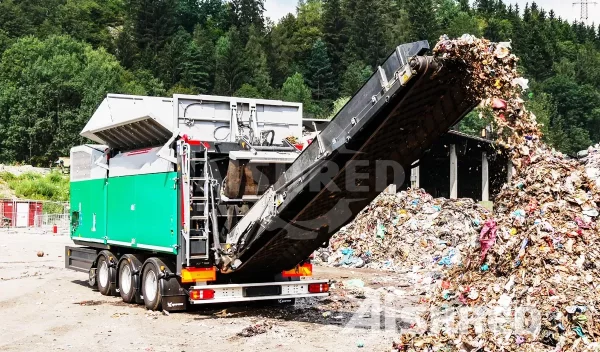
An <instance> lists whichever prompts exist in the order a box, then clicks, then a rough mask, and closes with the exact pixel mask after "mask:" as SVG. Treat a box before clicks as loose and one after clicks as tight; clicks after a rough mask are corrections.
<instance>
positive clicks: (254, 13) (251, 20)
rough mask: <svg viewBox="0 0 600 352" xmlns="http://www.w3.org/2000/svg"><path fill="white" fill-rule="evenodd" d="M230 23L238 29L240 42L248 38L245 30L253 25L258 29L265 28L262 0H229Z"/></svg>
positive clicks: (243, 42) (244, 41)
mask: <svg viewBox="0 0 600 352" xmlns="http://www.w3.org/2000/svg"><path fill="white" fill-rule="evenodd" d="M230 9H231V24H232V25H233V26H234V27H236V28H238V30H239V31H240V38H241V40H242V44H243V45H245V44H246V41H247V40H248V35H247V30H248V28H250V26H251V25H254V27H255V28H256V29H258V30H259V31H261V32H262V31H263V30H264V28H265V21H264V13H265V1H264V0H231V3H230Z"/></svg>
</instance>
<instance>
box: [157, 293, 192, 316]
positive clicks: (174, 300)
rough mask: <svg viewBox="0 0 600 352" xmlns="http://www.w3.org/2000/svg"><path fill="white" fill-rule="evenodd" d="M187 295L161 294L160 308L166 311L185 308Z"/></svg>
mask: <svg viewBox="0 0 600 352" xmlns="http://www.w3.org/2000/svg"><path fill="white" fill-rule="evenodd" d="M187 305H188V297H187V296H186V295H175V296H163V298H162V309H163V310H166V311H168V312H173V311H184V310H186V309H187Z"/></svg>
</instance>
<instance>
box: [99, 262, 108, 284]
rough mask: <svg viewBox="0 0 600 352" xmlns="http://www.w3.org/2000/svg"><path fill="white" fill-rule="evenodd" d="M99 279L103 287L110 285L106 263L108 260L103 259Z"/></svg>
mask: <svg viewBox="0 0 600 352" xmlns="http://www.w3.org/2000/svg"><path fill="white" fill-rule="evenodd" d="M98 279H99V280H100V285H101V286H102V287H107V286H108V264H107V263H106V261H102V264H100V271H99V273H98Z"/></svg>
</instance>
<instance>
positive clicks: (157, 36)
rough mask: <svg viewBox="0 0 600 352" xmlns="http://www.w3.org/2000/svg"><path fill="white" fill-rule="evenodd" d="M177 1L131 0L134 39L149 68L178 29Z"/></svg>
mask: <svg viewBox="0 0 600 352" xmlns="http://www.w3.org/2000/svg"><path fill="white" fill-rule="evenodd" d="M175 8H176V5H175V0H129V9H130V10H129V16H130V21H131V22H132V29H133V38H134V40H135V42H136V45H137V47H138V49H139V50H140V51H142V52H144V55H145V57H146V61H147V62H145V63H144V64H146V65H147V67H152V61H153V60H154V56H156V55H157V54H158V52H159V50H160V49H161V48H162V47H163V46H164V44H165V43H166V42H167V41H168V40H169V38H170V37H171V35H172V34H173V32H174V29H176V28H177V26H176V24H177V21H176V14H175Z"/></svg>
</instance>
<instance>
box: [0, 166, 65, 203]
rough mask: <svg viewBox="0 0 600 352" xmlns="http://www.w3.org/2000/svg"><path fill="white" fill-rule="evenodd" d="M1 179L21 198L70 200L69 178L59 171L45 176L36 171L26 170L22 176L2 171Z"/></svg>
mask: <svg viewBox="0 0 600 352" xmlns="http://www.w3.org/2000/svg"><path fill="white" fill-rule="evenodd" d="M0 179H2V180H4V181H5V182H6V183H7V184H8V186H9V187H10V188H11V189H12V190H13V191H14V192H15V194H16V196H17V197H19V198H23V199H34V200H53V201H58V202H66V201H68V200H69V178H68V177H65V176H63V175H62V174H61V173H59V172H51V173H49V174H47V175H44V176H42V175H40V174H38V173H35V172H25V173H23V174H21V175H20V176H15V175H13V174H12V173H9V172H2V173H0Z"/></svg>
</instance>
